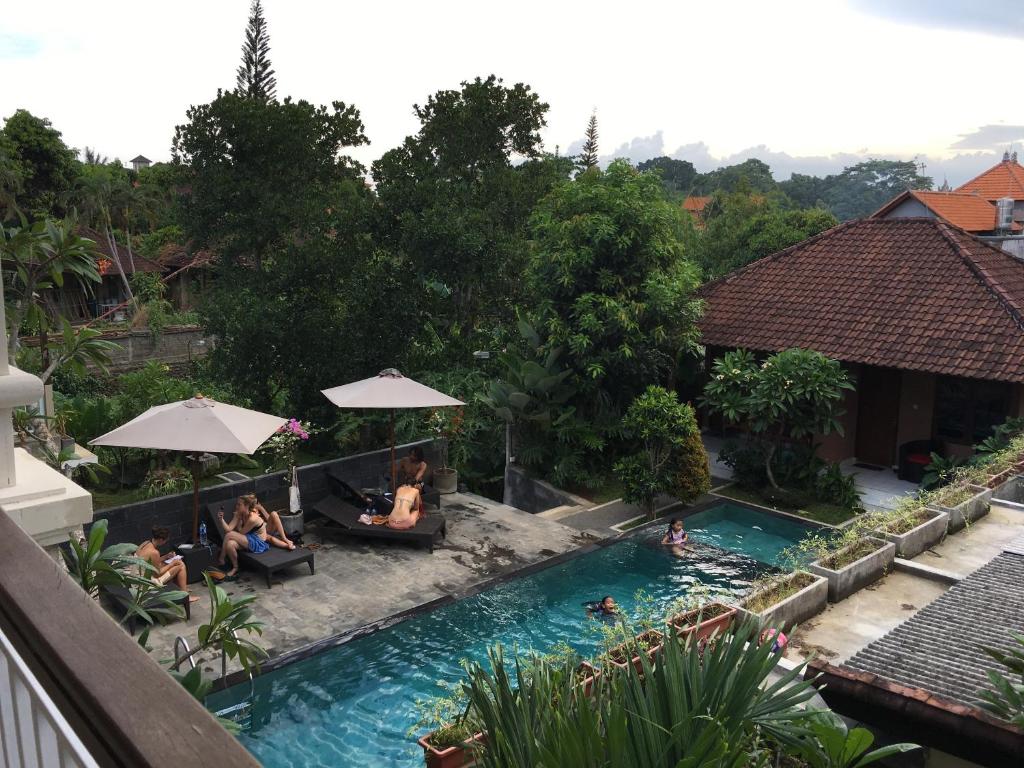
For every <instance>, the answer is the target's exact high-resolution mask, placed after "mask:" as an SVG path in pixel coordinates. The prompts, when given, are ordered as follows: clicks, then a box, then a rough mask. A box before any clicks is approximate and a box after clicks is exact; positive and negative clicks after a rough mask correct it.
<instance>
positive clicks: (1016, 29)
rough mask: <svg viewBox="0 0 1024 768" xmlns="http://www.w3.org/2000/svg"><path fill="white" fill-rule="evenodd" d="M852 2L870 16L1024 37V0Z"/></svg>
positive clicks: (855, 0) (918, 25)
mask: <svg viewBox="0 0 1024 768" xmlns="http://www.w3.org/2000/svg"><path fill="white" fill-rule="evenodd" d="M850 6H851V7H852V8H854V9H856V10H859V11H861V12H862V13H865V14H867V15H869V16H878V17H879V18H883V19H890V20H891V21H895V22H898V23H903V24H911V25H913V26H915V27H932V28H936V29H949V30H953V31H956V32H963V31H965V30H970V31H974V32H982V33H984V34H988V35H997V36H999V37H1017V38H1024V3H1021V2H1020V0H972V2H969V3H965V2H963V0H899V1H898V2H893V0H850Z"/></svg>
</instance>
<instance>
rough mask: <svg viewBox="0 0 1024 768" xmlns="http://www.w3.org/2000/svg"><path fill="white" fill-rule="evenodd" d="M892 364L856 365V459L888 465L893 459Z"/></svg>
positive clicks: (896, 399) (896, 391)
mask: <svg viewBox="0 0 1024 768" xmlns="http://www.w3.org/2000/svg"><path fill="white" fill-rule="evenodd" d="M901 378H902V377H901V374H900V372H899V371H898V370H896V369H895V368H875V367H873V366H869V365H865V366H863V367H862V368H861V369H860V381H859V382H858V383H857V440H856V442H857V460H858V461H862V462H864V463H866V464H877V465H879V466H881V467H891V466H892V465H893V463H894V461H895V459H896V431H897V428H898V426H899V417H900V379H901Z"/></svg>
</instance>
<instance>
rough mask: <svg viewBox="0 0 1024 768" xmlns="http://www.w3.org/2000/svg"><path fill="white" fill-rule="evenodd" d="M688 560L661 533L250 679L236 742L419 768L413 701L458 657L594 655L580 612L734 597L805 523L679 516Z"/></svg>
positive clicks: (451, 670)
mask: <svg viewBox="0 0 1024 768" xmlns="http://www.w3.org/2000/svg"><path fill="white" fill-rule="evenodd" d="M686 527H687V529H688V530H689V531H690V535H691V540H692V541H693V543H694V544H695V549H696V553H695V554H693V555H689V556H687V557H685V558H678V557H674V556H673V555H671V554H670V553H668V552H666V551H665V550H664V548H662V547H660V546H658V544H657V542H658V540H660V538H661V535H662V534H663V533H664V529H663V527H662V526H660V525H659V526H657V527H656V528H647V529H643V530H641V531H638V532H637V533H636V534H635V535H632V536H630V537H628V538H626V539H624V540H623V541H620V542H616V543H615V544H612V545H610V546H607V547H602V548H600V549H598V550H596V551H593V552H589V553H587V554H584V555H580V556H579V557H575V558H572V559H570V560H567V561H564V562H562V563H560V564H558V565H555V566H552V567H550V568H547V569H545V570H542V571H539V572H536V573H533V574H532V575H529V576H524V577H522V578H517V579H514V580H512V581H508V582H505V583H503V584H501V585H499V586H497V587H494V588H492V589H489V590H487V591H484V592H481V593H479V594H477V595H474V596H473V597H469V598H466V599H465V600H461V601H458V602H456V603H453V604H449V605H446V606H444V607H442V608H438V609H436V610H434V611H430V612H428V613H422V614H419V615H417V616H415V617H413V618H410V619H408V620H406V621H403V622H401V623H399V624H395V625H394V626H391V627H388V628H386V629H382V630H380V631H379V632H375V633H373V634H372V635H367V636H365V637H361V638H358V639H356V640H352V641H351V642H348V643H345V644H344V645H340V646H337V647H334V648H331V649H330V650H326V651H324V652H322V653H319V654H316V655H314V656H311V657H309V658H307V659H303V660H301V661H297V662H295V663H292V664H288V665H287V666H284V667H281V668H279V669H276V670H274V671H271V672H267V673H265V674H263V675H260V676H259V677H257V678H256V680H255V681H254V693H253V696H252V704H251V707H249V709H248V712H247V714H246V717H245V719H244V721H243V722H244V730H243V733H242V734H241V735H240V737H239V738H240V740H241V741H242V743H243V744H244V745H245V746H246V748H248V749H249V751H250V752H252V753H253V754H254V755H255V756H256V757H257V759H259V760H260V761H261V762H262V763H263V765H265V766H268V768H284V767H285V766H310V765H330V766H364V765H381V766H422V765H423V754H422V750H421V749H420V748H419V747H418V746H417V745H416V743H415V742H414V741H413V740H412V739H411V738H410V737H409V736H408V733H407V732H408V730H409V727H410V726H411V725H412V724H413V723H414V722H415V721H416V709H415V700H416V699H417V698H426V697H429V696H432V695H437V694H439V693H441V691H440V689H439V688H438V686H437V681H439V680H447V681H455V680H458V679H459V678H460V677H461V674H460V672H461V669H460V667H459V661H460V660H461V659H483V658H484V657H485V655H486V651H487V648H488V647H489V646H491V645H493V644H495V643H497V642H501V643H503V644H505V645H506V646H509V647H511V646H512V645H517V646H518V647H519V648H521V649H530V648H532V649H536V650H538V651H548V650H550V649H551V647H552V646H554V645H555V644H556V643H558V642H559V641H565V642H568V643H569V644H570V645H572V646H573V647H574V648H576V649H577V650H578V651H580V652H581V653H583V654H591V653H592V652H594V651H595V650H596V648H597V646H598V635H597V634H596V633H594V632H593V631H588V630H587V629H586V625H587V624H588V621H587V619H586V618H585V615H584V611H583V609H582V607H581V604H582V603H584V602H586V601H588V600H593V599H598V598H600V597H601V596H603V595H605V594H612V595H614V596H615V597H616V599H617V600H618V601H619V602H620V603H622V604H623V606H624V607H625V608H626V609H631V608H633V607H634V594H635V593H636V591H637V590H638V589H643V590H644V591H645V593H646V594H647V595H649V596H650V597H651V598H653V600H654V601H655V603H656V604H657V605H658V606H659V607H666V608H667V607H668V605H669V604H670V603H671V602H672V601H673V600H674V599H676V598H678V597H679V596H680V595H682V594H685V592H686V591H687V589H689V588H691V587H692V586H693V585H694V584H697V583H703V584H708V585H713V586H716V587H720V588H722V589H724V590H727V591H728V592H730V593H732V594H736V595H738V594H740V593H742V592H743V591H744V590H745V589H746V588H747V587H748V585H749V584H750V582H751V580H753V579H754V578H755V577H756V576H757V575H759V574H760V573H763V572H764V571H765V570H766V569H770V568H773V567H774V566H775V565H777V563H778V558H779V554H780V552H781V551H782V550H783V549H785V548H786V547H788V546H790V545H791V544H793V543H795V542H796V541H799V540H800V539H801V538H803V537H804V536H805V535H806V534H807V533H808V532H810V531H811V530H813V529H812V527H811V526H808V525H802V524H800V523H799V522H796V521H792V520H789V519H785V518H781V517H777V516H774V515H770V514H767V513H762V512H758V511H757V510H754V509H751V508H748V507H743V506H740V505H736V504H732V503H721V504H716V505H715V506H713V507H711V508H708V509H705V510H703V511H701V512H697V513H696V514H693V515H690V516H689V517H687V518H686ZM249 693H250V690H249V686H248V685H247V684H246V685H240V686H236V687H235V688H232V689H228V690H227V691H223V692H220V693H217V694H214V695H213V696H211V697H210V699H209V700H208V702H207V705H208V706H209V707H210V708H211V709H212V710H214V711H223V710H225V709H228V708H230V707H233V706H235V705H237V704H239V703H240V702H242V701H244V700H246V699H247V698H249Z"/></svg>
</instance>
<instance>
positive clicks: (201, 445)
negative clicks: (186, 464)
mask: <svg viewBox="0 0 1024 768" xmlns="http://www.w3.org/2000/svg"><path fill="white" fill-rule="evenodd" d="M286 421H288V420H287V419H282V418H281V417H279V416H271V415H270V414H269V413H260V412H259V411H250V410H249V409H248V408H239V407H238V406H236V405H228V404H227V403H218V402H217V401H216V400H210V399H209V398H206V397H203V396H202V395H196V396H195V397H192V398H189V399H188V400H179V401H178V402H176V403H167V404H166V405H156V406H154V407H152V408H150V409H149V410H148V411H146V412H145V413H143V414H140V415H139V416H136V417H135V418H134V419H132V420H131V421H129V422H128V423H127V424H122V425H121V426H120V427H118V428H117V429H115V430H112V431H110V432H107V434H105V435H100V436H99V437H97V438H96V439H95V440H90V441H89V444H90V445H107V446H116V447H119V448H149V449H153V450H162V451H184V452H187V453H194V454H199V453H244V454H252V453H255V452H256V451H257V450H258V449H259V447H260V446H261V445H263V443H265V442H266V441H267V438H269V437H270V436H271V435H273V434H274V433H275V432H276V431H277V430H278V428H279V427H281V425H283V424H284V423H285V422H286ZM191 464H192V541H196V540H198V538H199V462H198V461H196V460H194V459H193V460H192V462H191Z"/></svg>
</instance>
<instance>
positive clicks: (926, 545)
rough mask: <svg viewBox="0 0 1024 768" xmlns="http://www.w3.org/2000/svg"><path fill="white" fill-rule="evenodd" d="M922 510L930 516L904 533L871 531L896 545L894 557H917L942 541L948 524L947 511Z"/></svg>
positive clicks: (907, 558) (906, 558)
mask: <svg viewBox="0 0 1024 768" xmlns="http://www.w3.org/2000/svg"><path fill="white" fill-rule="evenodd" d="M924 511H925V512H927V513H928V514H929V515H931V517H930V518H929V519H928V520H925V521H924V522H923V523H921V524H920V525H918V526H916V527H914V528H911V529H910V530H909V531H907V532H906V533H886V532H885V531H873V533H874V534H875V535H876V536H878V537H879V538H880V539H885V540H886V541H890V542H892V543H893V544H895V545H896V557H902V558H903V559H905V560H909V559H910V558H912V557H917V556H918V555H920V554H921V553H922V552H924V551H925V550H926V549H931V548H932V547H934V546H935V545H936V544H938V543H939V542H940V541H942V539H943V538H944V537H945V535H946V528H947V526H948V525H949V515H948V514H947V513H945V512H940V511H939V510H937V509H931V508H926V509H925V510H924Z"/></svg>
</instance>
